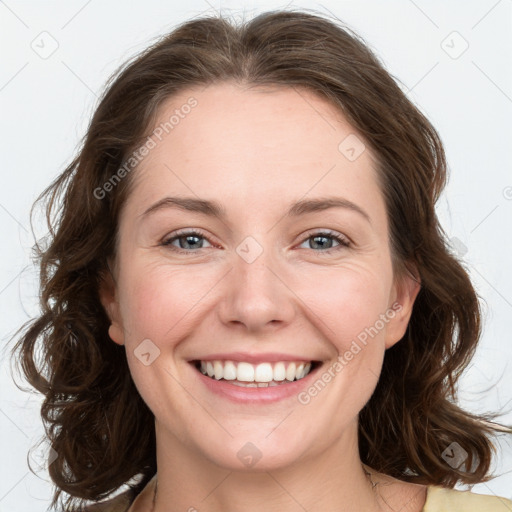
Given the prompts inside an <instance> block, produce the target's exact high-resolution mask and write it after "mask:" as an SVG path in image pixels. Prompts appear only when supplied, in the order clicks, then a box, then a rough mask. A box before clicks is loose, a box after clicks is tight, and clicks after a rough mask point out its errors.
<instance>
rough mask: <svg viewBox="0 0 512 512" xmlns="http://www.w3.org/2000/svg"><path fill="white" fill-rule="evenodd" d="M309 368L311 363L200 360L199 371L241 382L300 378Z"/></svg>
mask: <svg viewBox="0 0 512 512" xmlns="http://www.w3.org/2000/svg"><path fill="white" fill-rule="evenodd" d="M310 369H311V363H304V362H300V361H299V362H288V361H286V362H282V361H279V362H277V363H260V364H258V365H253V364H251V363H246V362H237V361H201V371H202V372H203V373H204V374H205V375H206V374H207V375H208V376H209V377H213V378H215V379H217V380H219V379H225V380H239V381H242V382H271V381H273V380H274V381H283V380H285V379H286V380H289V381H292V380H294V379H297V380H299V379H302V378H303V377H305V376H306V375H307V374H308V373H309V370H310Z"/></svg>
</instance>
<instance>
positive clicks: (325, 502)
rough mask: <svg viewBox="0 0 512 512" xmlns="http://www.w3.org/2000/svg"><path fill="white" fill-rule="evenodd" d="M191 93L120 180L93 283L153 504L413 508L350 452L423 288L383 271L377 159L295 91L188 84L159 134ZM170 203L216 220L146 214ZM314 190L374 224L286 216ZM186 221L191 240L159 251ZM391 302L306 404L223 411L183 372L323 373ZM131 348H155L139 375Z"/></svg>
mask: <svg viewBox="0 0 512 512" xmlns="http://www.w3.org/2000/svg"><path fill="white" fill-rule="evenodd" d="M191 95H193V96H194V98H196V99H197V101H198V105H197V107H195V108H194V109H193V110H192V111H191V113H190V114H188V116H185V118H184V119H181V120H180V122H179V124H177V125H176V126H175V127H174V129H173V130H172V131H171V132H170V133H169V134H168V135H167V136H165V137H164V138H163V140H162V141H161V142H158V145H157V146H156V147H155V148H154V149H152V150H151V151H150V153H149V155H148V156H146V158H145V159H144V160H143V161H142V163H141V164H140V165H139V167H138V168H137V169H136V170H135V171H134V172H133V176H132V178H133V179H134V181H133V183H132V185H133V188H132V190H131V193H130V195H129V197H128V199H127V201H126V203H125V204H124V207H123V209H122V212H121V216H120V221H119V244H118V252H117V255H116V259H115V261H114V262H113V280H112V279H109V280H106V281H105V282H104V284H103V286H102V289H101V299H102V302H103V304H104V306H105V308H106V310H107V311H108V313H109V315H110V318H111V321H112V325H111V327H110V330H109V334H110V336H111V338H112V340H113V341H114V342H115V343H118V344H120V345H125V348H126V355H127V359H128V363H129V367H130V371H131V374H132V376H133V380H134V382H135V384H136V386H137V388H138V390H139V392H140V394H141V396H142V397H143V399H144V400H145V402H146V403H147V404H148V406H149V407H150V409H151V410H152V412H153V413H154V415H155V428H156V439H157V464H158V494H157V499H156V504H155V509H154V510H155V512H163V511H167V512H169V511H175V510H176V511H178V510H180V511H183V510H189V508H190V507H195V508H196V509H198V510H201V511H203V510H204V511H206V510H208V511H211V512H216V511H219V512H221V511H224V512H225V511H226V510H240V511H242V510H243V511H244V512H253V511H254V512H255V511H261V510H262V509H265V510H266V511H269V512H271V511H280V512H292V511H293V512H295V511H303V510H304V509H306V510H308V511H311V512H312V511H320V510H337V511H351V512H353V511H363V510H364V511H366V512H368V511H370V512H371V511H377V510H402V511H420V510H421V508H422V507H423V504H424V501H425V487H424V486H420V485H413V484H408V483H405V482H401V481H399V480H395V479H392V478H389V477H386V476H385V475H379V474H377V473H375V472H372V473H373V474H372V480H373V481H374V482H378V483H379V484H380V485H377V488H376V490H372V485H371V483H370V481H369V479H368V478H367V476H366V475H365V473H364V471H363V468H362V465H361V461H360V458H359V453H358V448H357V419H358V413H359V411H360V410H361V409H362V408H363V406H364V405H365V403H366V402H367V401H368V400H369V398H370V396H371V394H372V392H373V390H374V389H375V386H376V384H377V381H378V376H379V374H380V370H381V366H382V360H383V356H384V352H385V350H386V349H387V348H389V347H391V346H392V345H393V344H395V343H396V342H397V341H399V340H400V338H401V337H402V336H403V335H404V333H405V330H406V327H407V323H408V321H409V318H410V315H411V310H412V306H413V303H414V300H415V298H416V295H417V293H418V291H419V288H420V285H419V284H418V281H417V280H415V279H413V278H411V277H404V278H403V279H402V280H400V281H399V280H398V279H397V278H396V276H394V274H393V269H392V265H391V254H390V248H389V242H388V238H389V234H388V220H387V215H386V207H385V203H384V199H383V196H382V193H381V190H380V188H379V185H378V181H377V175H376V172H375V157H374V156H373V155H372V154H371V151H370V149H369V147H368V146H367V147H366V150H365V151H363V153H362V154H361V155H360V156H359V157H358V158H357V159H356V160H354V161H350V160H349V159H347V158H346V156H345V155H344V154H342V152H340V151H339V150H338V145H339V144H340V142H341V141H342V140H343V139H344V138H345V137H346V136H347V135H349V134H356V135H357V132H356V130H355V129H354V128H353V127H351V126H350V124H349V123H348V122H347V120H346V119H345V118H344V117H343V116H342V114H341V113H340V112H338V111H337V110H336V109H335V108H334V107H333V106H332V105H330V104H329V103H328V102H327V101H326V100H324V99H322V98H321V97H318V96H316V95H314V94H312V93H311V92H307V91H305V90H300V89H293V88H275V87H274V88H265V89H262V88H260V89H256V88H251V89H249V88H247V87H243V86H240V85H236V84H233V83H221V84H215V85H211V86H209V87H207V88H193V89H188V90H187V91H184V92H182V93H181V94H180V95H177V96H175V97H173V98H169V99H168V100H167V101H166V102H165V103H164V104H163V105H162V106H161V108H160V110H159V119H158V120H157V122H156V124H155V126H158V124H159V123H160V122H164V121H165V120H168V119H169V117H170V116H171V115H172V113H173V112H174V110H175V109H176V108H179V107H180V106H181V105H183V104H184V103H186V100H187V98H189V97H190V96H191ZM359 138H360V140H361V141H362V140H363V139H362V137H361V136H359ZM166 196H187V197H194V198H201V199H208V200H215V201H218V202H219V203H221V205H222V206H223V207H224V208H225V210H226V219H225V220H219V219H216V218H213V217H208V216H205V215H203V214H200V213H196V212H187V211H181V210H178V209H173V208H161V209H159V210H157V211H154V212H153V213H150V214H148V215H143V213H144V212H145V211H146V210H147V209H148V208H149V207H151V206H152V205H153V204H155V203H156V202H157V201H159V200H161V199H162V198H164V197H166ZM325 196H337V197H343V198H345V199H348V200H350V201H352V202H353V203H355V204H357V205H358V206H359V207H360V208H362V209H363V210H364V211H365V212H366V213H367V214H368V216H369V219H370V220H369V221H368V220H367V219H365V218H364V216H363V215H361V214H359V213H357V212H356V211H353V210H351V209H347V208H333V209H328V210H324V211H320V212H313V213H308V214H305V215H303V216H300V217H297V218H288V217H287V216H286V215H285V213H286V211H287V210H288V207H289V205H291V204H292V203H294V202H296V201H298V200H301V199H312V198H317V197H325ZM184 228H195V229H197V230H200V231H201V236H203V237H204V238H199V239H195V238H193V239H192V240H190V239H188V241H189V245H187V239H186V238H185V239H183V238H182V239H181V240H182V245H181V246H180V241H179V240H178V239H174V242H173V243H172V245H171V246H169V245H167V246H163V245H162V241H166V240H167V241H168V240H170V239H172V236H175V232H176V230H178V229H180V230H181V229H184ZM325 230H332V231H334V232H335V235H341V236H342V237H345V238H347V239H348V240H350V241H351V245H350V246H349V247H345V246H343V245H340V244H339V243H338V242H337V241H336V240H335V239H334V238H329V239H328V240H327V244H328V245H327V246H326V248H327V249H328V248H332V249H334V250H333V251H332V252H331V253H330V254H327V253H326V252H325V251H326V249H323V248H322V247H323V246H320V247H318V246H317V245H315V241H316V242H318V238H314V237H313V238H311V236H312V235H317V233H319V232H320V233H321V232H323V231H325ZM248 236H250V237H253V238H254V239H255V240H257V242H258V243H259V244H260V246H261V247H262V249H263V252H262V253H261V255H259V256H258V257H257V258H256V259H255V261H254V262H252V263H247V261H246V260H244V259H243V258H242V257H240V256H239V254H238V253H237V251H236V249H237V247H238V246H239V245H240V244H241V242H242V241H243V240H244V239H245V238H246V237H248ZM172 247H174V248H178V249H179V248H181V249H182V250H183V251H188V254H180V253H177V252H173V250H172ZM396 303H399V304H400V306H401V309H400V311H399V312H397V313H396V314H395V315H394V317H393V318H392V319H389V321H388V322H387V323H385V326H384V327H383V328H382V329H380V330H379V332H378V334H377V335H375V336H374V337H373V338H371V339H370V342H369V343H368V344H367V345H366V346H364V348H363V349H362V350H361V351H360V352H359V353H357V355H355V356H354V357H353V359H352V360H351V361H350V362H349V363H348V364H347V365H346V366H345V367H344V368H343V370H342V371H340V372H338V373H337V374H336V377H335V378H334V379H332V380H331V382H330V383H329V384H328V385H327V386H326V387H325V388H324V389H323V390H322V391H321V392H320V393H319V394H318V395H317V396H316V397H314V399H312V400H311V401H310V403H308V404H307V405H302V404H300V403H299V402H298V400H297V397H292V398H291V399H287V400H282V401H279V402H278V403H274V404H269V405H264V406H262V405H246V404H236V403H233V402H230V401H228V400H227V399H225V398H221V397H218V396H216V395H213V394H212V393H211V392H210V391H208V390H207V389H206V387H205V386H204V385H203V383H202V382H200V380H199V378H198V375H197V373H196V370H194V369H193V368H192V367H191V365H190V364H189V363H188V362H187V361H188V360H190V359H195V358H199V357H200V356H206V355H209V354H213V353H215V352H229V351H235V350H236V351H245V352H251V353H261V352H274V351H276V352H284V353H287V354H300V355H303V356H304V357H307V358H309V359H311V360H321V361H323V362H324V365H325V366H324V368H328V367H329V366H331V365H332V364H334V363H335V362H336V360H337V358H338V356H339V355H343V354H344V353H345V352H346V351H347V350H348V349H349V348H350V345H351V343H352V341H353V340H355V339H356V338H357V336H358V334H360V333H361V332H362V331H363V330H364V329H365V328H366V327H369V326H373V325H375V323H376V321H377V320H378V319H379V315H382V314H385V313H386V311H389V310H390V308H392V305H393V304H396ZM145 339H149V340H151V342H152V343H154V345H155V346H157V347H158V349H159V350H160V354H159V355H158V357H157V358H156V359H155V360H154V361H153V362H152V363H151V364H149V365H147V366H146V365H144V364H142V363H141V361H140V360H139V359H138V357H137V356H136V354H135V350H136V349H137V347H138V346H139V344H140V343H141V342H142V340H145ZM247 442H251V443H252V444H254V445H255V446H256V447H257V448H258V450H259V451H260V452H261V454H262V458H261V459H260V460H259V461H258V462H257V464H255V465H254V466H252V467H246V466H244V465H243V464H242V463H241V461H240V460H239V458H238V457H237V453H238V451H239V450H240V449H241V448H242V447H243V446H244V445H245V444H246V443H247ZM376 491H377V492H376Z"/></svg>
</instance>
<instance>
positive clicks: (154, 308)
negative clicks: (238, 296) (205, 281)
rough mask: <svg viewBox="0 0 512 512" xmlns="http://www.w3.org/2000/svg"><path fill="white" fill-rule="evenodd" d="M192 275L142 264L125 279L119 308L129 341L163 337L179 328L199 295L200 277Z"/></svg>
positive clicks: (161, 338) (160, 338)
mask: <svg viewBox="0 0 512 512" xmlns="http://www.w3.org/2000/svg"><path fill="white" fill-rule="evenodd" d="M191 275H193V273H192V272H190V271H189V272H184V271H179V272H178V271H170V270H169V269H158V268H153V269H151V268H145V269H144V268H143V269H141V270H140V271H138V272H137V273H136V275H135V276H134V278H133V279H131V280H130V281H129V282H128V283H127V286H126V288H125V289H124V290H123V291H122V293H123V296H124V298H125V300H124V301H123V303H122V308H121V310H122V316H123V323H124V326H125V329H126V331H127V332H128V337H129V339H130V340H131V341H132V342H134V341H135V340H134V338H140V337H143V338H150V339H155V340H163V339H165V338H166V337H168V336H169V334H170V333H171V332H172V331H173V330H177V331H180V330H181V328H182V322H183V319H186V317H187V315H188V314H190V312H191V310H192V309H193V307H194V305H195V304H197V303H198V301H199V300H200V298H201V296H202V294H201V289H200V288H201V287H200V286H199V285H198V282H199V280H198V279H195V278H194V279H191ZM203 294H204V293H203ZM185 323H186V322H185ZM166 334H167V336H166Z"/></svg>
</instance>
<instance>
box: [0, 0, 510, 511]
mask: <svg viewBox="0 0 512 512" xmlns="http://www.w3.org/2000/svg"><path fill="white" fill-rule="evenodd" d="M286 5H287V4H286V3H282V4H280V3H277V2H263V1H257V2H246V3H245V4H244V5H243V6H242V4H241V2H222V3H219V2H215V3H214V2H210V1H209V0H208V1H206V0H201V1H195V0H189V1H187V2H184V1H183V2H178V1H176V0H175V1H164V0H144V1H141V2H121V1H120V0H118V1H110V2H100V1H99V0H89V1H87V0H73V1H64V0H59V1H48V2H44V3H43V2H37V1H35V0H33V1H18V2H16V1H15V0H6V1H0V47H1V48H2V58H1V66H0V108H1V134H0V144H1V155H2V158H1V164H0V169H1V170H0V173H1V187H0V232H1V234H2V248H3V250H2V253H1V258H2V260H1V266H0V311H1V323H0V336H1V340H2V352H1V355H2V359H1V366H0V369H1V371H0V386H1V388H0V389H1V397H0V429H1V430H0V431H1V434H2V435H1V437H0V448H1V450H0V460H1V470H0V512H7V511H8V512H28V511H31V512H38V511H44V510H46V509H47V507H48V504H49V499H50V492H51V486H50V483H49V477H48V475H47V473H46V472H45V470H44V468H43V469H42V470H41V472H40V474H39V476H38V477H36V476H34V475H33V474H32V473H30V472H29V471H28V468H27V463H26V454H27V451H28V449H29V447H31V446H33V445H34V444H35V443H36V442H37V440H38V439H39V438H40V437H41V435H42V434H43V427H42V423H41V420H40V416H39V406H40V398H39V397H38V396H37V395H34V394H29V393H22V392H21V391H19V390H18V389H17V388H16V387H15V386H14V384H13V383H12V378H11V374H10V371H9V368H8V364H7V357H6V350H7V348H8V346H7V343H8V341H9V340H10V338H11V336H12V335H13V334H14V332H15V330H16V329H17V328H18V327H19V326H20V325H21V324H22V323H23V322H25V321H26V320H27V319H28V318H29V317H31V316H33V315H35V314H36V313H37V293H38V291H37V281H36V278H37V276H36V269H35V268H34V267H33V266H32V265H31V260H30V247H31V245H32V243H33V239H32V235H31V232H30V224H29V209H30V206H31V204H32V202H33V201H34V199H35V198H36V196H37V195H38V193H39V192H40V191H41V190H42V189H43V188H44V187H45V186H47V185H48V184H49V183H50V181H51V180H52V179H53V178H54V177H55V176H56V175H57V174H58V173H60V172H61V171H62V170H63V169H64V167H65V166H66V164H67V163H68V162H69V161H70V159H71V156H72V154H73V153H74V151H75V149H76V147H77V144H78V142H79V139H80V138H81V137H82V136H83V134H84V132H85V129H86V126H87V124H88V121H89V118H90V115H91V114H92V112H93V110H94V106H95V104H96V99H97V98H96V96H97V95H98V94H99V92H100V91H101V89H102V86H103V84H104V83H105V81H106V79H107V77H108V76H109V75H110V74H111V73H112V72H113V71H114V70H115V69H116V68H117V67H118V66H119V65H120V64H121V63H122V62H124V61H125V60H126V59H127V58H129V57H130V56H132V55H133V54H135V53H137V52H138V51H140V50H142V49H143V48H145V47H146V46H147V45H148V44H149V43H151V42H152V41H153V40H154V38H155V37H156V36H158V35H160V34H162V33H165V32H167V31H168V30H170V29H172V28H173V27H174V26H175V25H176V24H177V23H179V22H181V21H184V20H186V19H189V18H192V17H194V16H198V15H200V14H202V13H206V12H209V13H212V12H214V11H219V10H222V12H223V13H231V14H234V15H241V14H242V13H244V12H245V14H246V18H250V17H252V16H253V15H254V14H256V13H259V12H262V11H265V10H268V9H278V8H283V7H285V6H286ZM288 5H290V6H292V7H305V8H310V9H316V10H318V11H320V12H324V13H328V11H330V12H331V13H332V14H333V15H336V16H337V17H338V18H340V19H341V20H343V21H344V22H346V23H347V24H348V25H349V26H350V27H352V28H353V29H355V30H356V31H357V32H358V33H359V34H361V35H362V36H363V37H364V38H365V40H366V41H367V43H368V44H370V46H371V47H372V48H373V49H374V51H375V52H376V53H377V54H378V55H379V56H380V58H381V59H382V60H383V61H384V63H385V65H386V66H387V68H388V70H389V71H390V72H391V73H392V74H393V76H395V77H396V78H398V79H399V80H400V81H401V82H402V84H403V85H402V87H403V89H404V91H406V92H407V94H408V96H409V97H410V98H411V99H412V100H413V101H414V102H415V103H416V104H417V105H418V106H419V107H420V109H421V110H422V111H423V112H424V113H425V114H426V115H427V117H428V118H429V119H430V120H431V121H432V123H433V124H434V126H435V127H436V128H437V129H438V131H439V133H440V135H441V137H442V140H443V142H444V143H445V147H446V152H447V157H448V162H449V168H450V180H449V184H448V187H447V189H446V191H445V193H444V195H443V196H442V198H441V200H440V201H439V204H438V213H439V216H440V218H441V221H442V223H443V226H444V229H445V231H446V233H447V234H448V236H449V237H450V238H451V239H452V240H453V247H454V250H456V251H458V253H459V254H460V256H461V257H462V258H463V260H464V262H465V264H466V266H467V268H468V270H469V272H470V274H471V277H472V278H473V281H474V283H475V285H476V288H477V290H478V292H479V294H480V295H481V297H482V298H483V300H484V307H485V325H484V334H483V339H482V342H481V345H480V347H479V349H478V353H477V356H476V357H475V359H474V360H473V362H472V364H471V366H470V368H469V369H468V370H467V371H466V373H465V374H464V376H463V379H462V381H461V392H460V400H461V403H462V405H463V406H465V407H467V408H469V409H471V410H473V411H478V412H483V411H494V410H503V411H505V410H506V413H505V412H504V413H503V415H502V416H501V418H500V420H501V421H502V422H504V423H507V424H512V413H511V412H510V409H511V408H512V388H511V383H512V377H511V374H510V371H509V368H510V364H511V362H512V343H511V336H510V325H509V322H510V318H511V316H512V291H511V290H512V268H511V264H510V261H511V255H512V242H511V233H512V231H511V228H512V171H511V162H512V156H511V154H510V147H511V128H510V118H511V115H512V72H511V62H512V2H511V1H510V0H500V1H496V0H481V1H467V2H462V1H451V2H446V1H442V0H436V1H426V0H421V1H420V0H416V1H412V0H394V1H388V2H381V1H378V0H371V1H370V0H365V1H340V0H338V1H336V2H334V1H325V2H323V3H321V4H320V3H315V2H302V3H299V2H293V3H290V4H288ZM454 32H455V33H454ZM466 46H468V47H467V49H465V48H466ZM53 50H54V51H53ZM52 51H53V53H51V52H52ZM50 53H51V54H50ZM40 220H41V216H38V217H37V219H36V223H35V229H36V233H37V235H38V236H40V235H42V234H44V233H45V231H44V227H43V224H42V222H40ZM10 346H11V345H9V347H10ZM46 450H47V449H46ZM44 451H45V448H44V447H42V448H41V449H40V450H39V451H37V452H36V453H35V454H34V459H35V460H36V461H37V460H40V457H41V455H42V454H43V453H44ZM496 471H498V472H499V473H502V476H501V477H499V478H496V479H494V480H493V481H491V482H489V483H487V484H479V485H476V486H474V487H473V491H475V492H480V493H483V494H493V493H495V494H498V495H502V496H507V497H509V498H510V497H511V492H512V491H511V485H510V484H511V482H512V442H511V440H510V436H509V437H508V439H506V438H504V439H503V440H502V442H501V444H500V446H499V458H498V459H497V465H496Z"/></svg>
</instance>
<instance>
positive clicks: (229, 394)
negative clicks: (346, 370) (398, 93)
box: [191, 364, 323, 404]
mask: <svg viewBox="0 0 512 512" xmlns="http://www.w3.org/2000/svg"><path fill="white" fill-rule="evenodd" d="M191 366H192V368H193V370H194V372H195V373H196V375H197V376H198V377H199V380H201V381H202V382H204V384H205V386H206V387H207V388H208V389H209V390H210V391H211V392H212V393H215V394H216V395H219V396H222V397H224V398H228V399H229V400H231V401H233V402H237V403H251V404H254V403H256V404H257V403H262V404H268V403H272V402H278V401H279V400H285V399H287V398H290V397H296V396H297V395H298V394H299V393H300V392H301V391H303V390H304V388H307V387H308V386H310V385H311V383H312V381H313V380H314V378H315V376H316V374H317V372H318V370H320V368H321V367H322V366H323V365H319V366H317V367H316V368H315V369H314V370H312V371H310V372H309V373H308V374H307V375H306V376H305V377H304V378H302V379H300V380H295V381H288V383H287V384H280V385H278V386H272V387H266V388H246V387H241V386H235V385H234V384H229V383H228V381H225V380H217V379H212V378H211V377H207V376H206V375H204V374H203V373H201V372H200V371H199V370H198V369H197V368H196V367H195V365H194V364H191Z"/></svg>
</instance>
